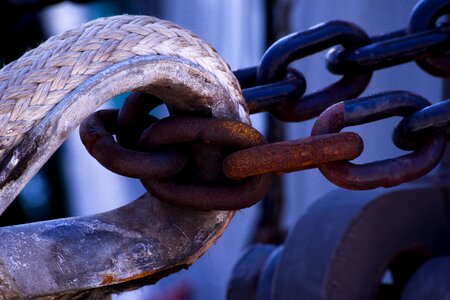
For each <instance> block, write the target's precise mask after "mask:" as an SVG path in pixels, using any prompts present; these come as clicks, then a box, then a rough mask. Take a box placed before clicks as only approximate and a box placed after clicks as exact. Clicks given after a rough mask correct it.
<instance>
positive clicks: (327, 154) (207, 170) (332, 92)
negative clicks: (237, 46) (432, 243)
mask: <svg viewBox="0 0 450 300" xmlns="http://www.w3.org/2000/svg"><path fill="white" fill-rule="evenodd" d="M448 3H450V1H442V0H424V1H422V2H420V3H419V4H418V5H417V6H416V7H415V8H414V11H413V13H412V16H411V20H410V25H409V27H408V29H406V30H398V31H394V32H391V33H388V34H384V35H382V36H378V37H373V38H369V37H368V36H367V34H366V33H365V32H364V31H363V30H362V29H360V28H359V27H357V26H356V25H354V24H351V23H348V22H343V21H331V22H327V23H323V24H319V25H318V26H315V27H313V28H310V29H308V30H306V31H304V32H298V33H294V34H291V35H289V36H287V37H285V38H282V39H281V40H279V41H277V42H276V43H275V44H274V45H273V46H271V47H270V48H269V49H268V50H267V51H266V53H265V54H264V55H263V57H262V59H261V63H260V65H259V66H258V67H252V68H246V69H242V70H238V71H235V72H234V74H235V76H236V77H237V79H238V81H239V82H240V84H241V87H242V88H243V95H244V98H245V99H246V101H247V104H248V106H249V108H250V112H252V113H256V112H261V111H269V112H271V113H272V114H274V115H275V116H277V117H278V118H280V119H282V120H284V121H300V120H305V119H308V118H312V117H315V116H317V115H319V114H320V116H319V118H318V119H317V121H316V123H315V125H314V128H313V130H312V133H311V135H312V136H311V137H306V138H303V139H299V140H295V141H284V142H279V143H273V144H266V143H265V140H264V139H263V137H262V136H261V135H260V134H259V133H258V132H257V131H256V130H254V129H252V128H251V127H249V126H247V125H244V124H241V123H239V122H236V121H231V120H217V119H209V118H192V117H170V118H168V119H164V120H160V121H156V122H154V121H155V119H154V118H152V117H150V116H149V115H148V113H149V111H151V110H152V109H153V108H154V107H155V106H157V105H159V104H160V103H161V101H160V100H159V99H157V98H156V97H153V96H150V95H145V94H132V95H131V96H130V97H129V98H128V99H127V100H126V102H125V104H124V106H123V107H122V108H121V110H120V112H119V113H117V112H114V111H106V112H98V113H96V115H94V116H93V117H91V118H90V119H88V120H87V121H86V122H87V123H86V124H85V125H84V126H83V127H82V135H83V139H84V140H85V144H87V146H88V150H89V151H90V153H92V154H93V155H94V156H98V159H99V161H100V162H101V163H102V164H103V165H105V166H107V167H109V168H111V169H112V170H114V171H119V172H122V173H121V174H128V176H134V177H138V178H141V181H142V183H143V184H144V186H145V187H146V188H147V189H148V190H149V191H150V192H151V193H152V194H154V195H155V196H157V197H158V198H160V199H162V200H164V201H167V202H171V203H174V204H177V205H181V206H188V207H193V208H196V209H202V210H212V209H240V208H244V207H247V206H250V205H252V204H254V203H256V202H257V201H258V200H259V199H260V198H261V197H262V196H263V195H264V194H265V192H266V191H267V189H268V188H269V185H270V183H271V181H272V176H273V174H280V173H285V172H292V171H297V170H303V169H307V168H315V167H318V168H319V169H320V171H321V172H322V173H323V174H324V176H325V177H327V178H328V179H329V180H330V181H332V182H333V183H335V184H336V185H338V186H341V187H345V188H348V189H372V188H376V187H380V186H383V187H390V186H394V185H398V184H400V183H403V182H406V181H410V180H413V179H416V178H418V177H420V176H423V175H425V174H426V173H427V172H429V171H430V170H432V169H433V168H434V167H435V166H436V164H437V163H438V162H439V161H440V159H441V157H442V155H443V152H444V150H445V146H446V141H447V134H446V130H447V128H448V126H449V125H450V121H449V116H450V115H449V111H450V108H449V105H450V104H449V103H450V100H447V101H444V102H442V103H439V104H435V105H430V102H429V101H428V100H426V99H424V98H422V97H420V96H418V95H415V94H412V93H409V92H404V91H393V92H385V93H380V94H376V95H373V96H368V97H362V98H356V99H353V100H348V101H343V102H339V103H337V104H334V103H336V102H337V101H342V100H346V99H349V98H354V97H357V96H358V95H359V94H360V93H361V92H362V91H363V90H364V89H365V87H366V86H367V84H368V82H369V80H370V78H371V75H372V72H373V71H374V70H378V69H382V68H386V67H390V66H393V65H397V64H401V63H405V62H408V61H412V60H415V61H417V62H418V63H419V64H420V66H422V67H423V68H424V69H425V70H427V71H428V72H430V73H432V74H434V75H438V76H447V74H446V72H447V71H448V70H449V69H450V68H445V70H441V69H440V68H439V66H438V64H440V63H442V62H443V63H444V65H445V63H447V62H446V61H447V60H449V61H450V57H447V56H442V53H444V52H445V51H446V50H448V48H449V47H450V39H449V33H450V31H449V30H450V29H449V28H450V27H448V26H447V24H441V25H435V23H436V20H437V19H438V18H439V17H440V16H442V15H443V14H445V13H447V12H448V10H449V7H450V4H448ZM420 16H423V18H421V17H420ZM335 45H340V46H338V47H335V48H333V49H331V51H329V53H328V55H327V66H328V68H329V69H330V70H332V71H333V72H336V73H339V74H342V75H343V77H342V78H341V79H340V80H339V81H338V82H336V83H334V84H332V85H330V86H328V87H326V88H325V89H323V90H320V91H317V92H313V93H312V94H308V95H303V94H304V92H305V89H306V81H305V78H304V77H303V75H302V74H301V73H300V72H299V71H296V70H295V69H292V68H291V67H289V64H290V63H291V62H293V61H295V60H298V59H301V58H303V57H305V56H308V55H312V54H315V53H317V52H319V51H322V50H324V49H327V48H329V47H333V46H335ZM446 70H447V71H446ZM332 104H334V105H332ZM330 105H332V106H331V107H330ZM327 107H328V109H327ZM325 109H326V110H325ZM324 110H325V111H324ZM323 111H324V112H323ZM394 115H396V116H402V117H404V118H403V120H402V121H401V122H399V123H398V124H397V126H396V127H395V129H394V133H393V141H394V143H395V144H396V145H397V146H399V147H400V148H402V149H407V150H413V152H412V153H409V154H407V155H404V156H401V157H397V158H393V159H387V160H381V161H376V162H372V163H368V164H363V165H355V164H352V163H350V162H348V160H351V159H354V158H356V157H358V156H359V155H360V154H361V152H362V150H363V143H362V140H361V138H360V137H359V136H358V135H357V134H356V133H351V132H343V133H340V132H339V131H340V130H341V129H343V128H345V127H347V126H352V125H359V124H363V123H368V122H372V121H375V120H379V119H384V118H387V117H390V116H394ZM114 118H116V120H113V119H114ZM114 122H116V123H114ZM146 127H148V128H147V129H145V128H146ZM113 133H117V141H118V144H117V143H115V141H114V140H113V138H112V134H113ZM102 147H106V148H102ZM108 147H111V149H112V151H115V152H114V153H116V154H114V155H109V156H108V155H107V154H106V153H107V148H108ZM121 147H124V148H121ZM124 149H128V150H126V151H125V150H124ZM128 151H130V152H128ZM131 151H134V152H131ZM139 151H141V152H139ZM144 151H145V152H148V153H145V152H144ZM136 153H138V154H136ZM102 155H103V156H102ZM127 155H135V156H136V157H135V158H138V159H137V160H134V161H133V160H131V163H130V166H131V165H133V164H134V165H138V164H139V162H141V161H142V164H141V165H140V166H136V168H137V169H136V170H137V171H131V170H128V169H126V170H125V169H121V167H119V168H117V165H120V166H122V165H125V164H126V163H125V161H127V160H128V158H127ZM158 155H161V158H158ZM119 156H120V157H119ZM133 159H134V158H133ZM152 159H156V160H158V165H157V164H154V165H152V166H149V167H143V166H144V165H145V164H149V165H150V164H151V163H150V162H151V160H152ZM162 160H166V161H167V165H164V166H163V164H161V163H160V162H161V161H162ZM127 167H128V166H127ZM133 168H135V167H134V166H133ZM144 168H145V169H146V171H143V170H142V169H144Z"/></svg>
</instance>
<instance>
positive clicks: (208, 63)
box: [0, 15, 246, 159]
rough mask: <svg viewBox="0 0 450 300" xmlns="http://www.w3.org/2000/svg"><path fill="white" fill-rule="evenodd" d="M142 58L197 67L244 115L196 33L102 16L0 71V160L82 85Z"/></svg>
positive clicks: (221, 67) (226, 74)
mask: <svg viewBox="0 0 450 300" xmlns="http://www.w3.org/2000/svg"><path fill="white" fill-rule="evenodd" d="M142 55H167V56H175V57H180V58H184V59H187V60H189V61H192V62H193V63H196V64H198V65H200V66H201V67H203V68H204V69H206V70H207V71H210V72H211V73H213V74H214V75H215V76H216V78H217V80H218V81H219V83H220V84H221V85H222V86H223V87H224V88H225V89H226V90H227V91H228V92H229V93H230V95H231V96H232V98H233V100H234V101H235V103H239V107H238V108H237V109H238V111H239V114H240V115H242V116H244V115H245V113H246V106H245V103H244V99H243V97H242V95H241V92H240V87H239V84H238V82H237V80H236V78H235V77H234V75H233V74H232V72H231V70H230V67H229V66H228V65H227V64H226V63H225V62H224V61H223V60H222V59H221V57H220V56H219V55H218V54H217V52H216V51H215V50H214V49H213V48H212V47H211V46H209V45H208V44H207V43H205V42H204V41H202V40H201V39H200V38H198V37H197V36H196V35H195V34H193V33H192V32H189V31H187V30H185V29H183V28H181V27H179V26H178V25H176V24H174V23H172V22H169V21H164V20H160V19H157V18H154V17H149V16H129V15H122V16H115V17H109V18H101V19H97V20H94V21H91V22H89V23H86V24H83V25H81V26H78V27H76V28H74V29H72V30H69V31H66V32H65V33H63V34H60V35H58V36H54V37H52V38H50V39H48V40H47V41H46V42H44V43H43V44H41V45H40V46H39V47H37V48H35V49H33V50H31V51H28V52H27V53H25V54H24V55H23V56H22V57H21V58H19V59H18V60H16V61H14V62H12V63H10V64H8V65H7V66H5V67H4V68H3V69H1V70H0V100H1V101H0V159H2V158H3V156H4V155H5V153H8V152H9V151H10V150H11V149H12V148H14V147H15V146H16V145H17V144H18V143H19V142H20V141H21V140H22V139H23V134H24V133H26V132H28V131H29V130H30V129H31V128H33V127H34V126H35V125H36V124H38V123H39V121H40V120H42V119H43V118H44V117H45V116H46V115H47V114H48V113H49V112H50V111H51V110H52V108H53V107H54V106H55V105H56V104H57V103H58V102H59V101H61V99H63V98H64V97H65V96H66V95H67V94H68V93H70V92H71V91H73V90H74V89H75V88H76V87H78V86H79V85H80V84H81V83H83V82H84V81H86V80H87V79H89V78H90V77H91V76H93V75H95V74H96V73H98V72H100V71H102V70H103V69H105V68H107V67H109V66H111V65H113V64H115V63H118V62H120V61H124V60H126V59H129V58H131V57H134V56H142Z"/></svg>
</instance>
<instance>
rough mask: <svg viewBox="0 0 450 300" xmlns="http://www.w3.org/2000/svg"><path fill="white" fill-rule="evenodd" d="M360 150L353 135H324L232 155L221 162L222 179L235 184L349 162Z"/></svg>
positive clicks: (357, 138) (259, 147) (360, 141)
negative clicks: (235, 182)
mask: <svg viewBox="0 0 450 300" xmlns="http://www.w3.org/2000/svg"><path fill="white" fill-rule="evenodd" d="M363 148H364V146H363V141H362V139H361V138H360V137H359V136H358V135H357V134H356V133H353V132H341V133H337V134H324V135H320V136H313V137H306V138H302V139H298V140H294V141H285V142H278V143H273V144H267V145H261V146H255V147H252V148H249V149H245V150H241V151H237V152H234V153H232V154H230V155H229V156H227V158H226V159H225V160H224V162H223V169H224V172H225V175H226V176H227V177H229V178H231V179H234V180H239V179H242V178H246V177H249V176H255V175H259V174H267V173H279V174H280V173H287V172H293V171H299V170H305V169H312V168H316V167H317V166H319V165H320V164H322V163H326V162H332V161H339V160H351V159H354V158H356V157H358V156H359V155H360V154H361V153H362V151H363Z"/></svg>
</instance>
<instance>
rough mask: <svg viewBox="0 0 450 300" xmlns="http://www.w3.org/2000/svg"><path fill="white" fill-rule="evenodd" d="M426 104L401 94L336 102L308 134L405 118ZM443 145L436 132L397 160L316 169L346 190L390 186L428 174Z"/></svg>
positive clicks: (392, 93) (407, 94)
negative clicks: (388, 119)
mask: <svg viewBox="0 0 450 300" xmlns="http://www.w3.org/2000/svg"><path fill="white" fill-rule="evenodd" d="M428 105H430V102H428V100H426V99H424V98H422V97H420V96H418V95H415V94H413V93H409V92H402V91H398V92H387V93H381V94H377V95H373V96H369V97H362V98H359V99H355V100H351V101H345V102H340V103H337V104H335V105H333V106H331V107H330V108H328V109H327V110H326V111H325V112H323V113H322V114H321V115H320V116H319V118H318V119H317V121H316V123H315V124H314V127H313V129H312V132H311V134H312V135H322V134H328V133H333V132H339V131H340V130H341V129H343V128H345V127H347V126H353V125H360V124H364V123H368V122H372V121H375V120H380V119H383V118H387V117H391V116H407V115H409V114H410V113H412V112H414V111H418V110H420V109H422V108H424V107H426V106H428ZM445 146H446V136H445V134H443V133H437V134H435V135H431V136H429V137H427V138H426V139H423V140H422V142H421V144H420V146H419V148H418V149H417V150H415V151H414V152H412V153H410V154H407V155H404V156H401V157H397V158H394V159H386V160H381V161H376V162H372V163H367V164H363V165H355V164H352V163H350V162H345V161H339V162H332V163H325V164H323V165H321V166H319V170H320V171H321V172H322V174H323V175H324V176H325V177H326V178H327V179H328V180H330V181H331V182H333V183H334V184H336V185H338V186H340V187H344V188H347V189H356V190H364V189H373V188H377V187H381V186H382V187H390V186H395V185H398V184H400V183H403V182H406V181H410V180H414V179H417V178H419V177H421V176H423V175H425V174H426V173H428V172H429V171H431V170H432V169H433V168H434V167H435V166H436V165H437V164H438V163H439V161H440V160H441V157H442V155H443V154H444V150H445Z"/></svg>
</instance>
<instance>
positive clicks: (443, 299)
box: [401, 256, 450, 300]
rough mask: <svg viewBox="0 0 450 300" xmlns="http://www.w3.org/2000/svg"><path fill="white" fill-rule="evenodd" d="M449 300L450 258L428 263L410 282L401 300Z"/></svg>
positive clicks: (433, 260) (440, 258)
mask: <svg viewBox="0 0 450 300" xmlns="http://www.w3.org/2000/svg"><path fill="white" fill-rule="evenodd" d="M431 299H433V300H449V299H450V256H443V257H438V258H435V259H432V260H430V261H427V262H426V263H425V264H423V265H422V266H421V267H420V268H419V269H418V270H417V272H416V273H415V274H414V275H413V276H412V278H411V279H410V280H409V282H408V284H407V285H406V287H405V290H404V291H403V293H402V298H401V300H431Z"/></svg>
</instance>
